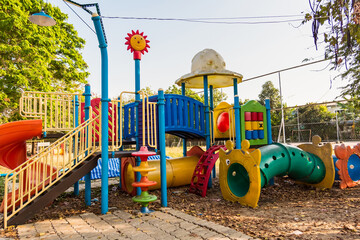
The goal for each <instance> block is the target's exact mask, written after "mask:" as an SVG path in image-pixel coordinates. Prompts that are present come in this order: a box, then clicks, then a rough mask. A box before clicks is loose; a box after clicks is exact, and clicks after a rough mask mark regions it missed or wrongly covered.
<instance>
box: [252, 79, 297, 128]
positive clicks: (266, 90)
mask: <svg viewBox="0 0 360 240" xmlns="http://www.w3.org/2000/svg"><path fill="white" fill-rule="evenodd" d="M258 97H259V102H260V103H261V104H262V105H265V99H270V109H271V110H272V111H271V125H272V126H278V125H280V123H281V101H280V91H279V89H277V88H275V87H274V84H273V83H272V82H271V81H267V82H265V83H264V84H263V85H262V90H261V92H260V94H259V96H258ZM283 108H284V119H285V121H287V120H288V119H289V118H291V109H286V104H284V105H283Z"/></svg>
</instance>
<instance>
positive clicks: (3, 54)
mask: <svg viewBox="0 0 360 240" xmlns="http://www.w3.org/2000/svg"><path fill="white" fill-rule="evenodd" d="M42 8H43V9H44V11H45V12H46V13H47V14H49V15H50V16H52V17H53V18H54V19H55V20H56V22H57V24H56V25H55V26H52V27H40V26H37V25H35V24H33V23H31V22H30V21H29V19H28V18H29V16H30V15H31V14H33V13H37V12H40V11H41V9H42ZM66 20H67V15H66V14H64V13H62V12H61V11H60V9H59V8H57V7H53V6H51V5H50V4H48V3H46V4H45V3H44V2H43V1H42V0H40V1H32V0H2V1H1V4H0V103H1V104H0V123H1V122H6V121H13V120H16V119H19V118H20V116H19V115H18V113H17V112H18V111H17V110H18V103H19V98H20V96H21V92H22V91H42V92H54V91H67V92H75V91H77V90H78V89H79V88H80V87H82V84H84V83H86V80H85V79H86V77H87V76H88V75H89V73H88V72H86V69H87V64H86V63H85V61H84V60H83V57H82V55H81V53H80V50H81V49H82V48H83V47H84V44H85V40H84V39H82V38H80V37H79V36H78V34H77V32H76V31H75V29H74V27H73V25H71V24H69V23H66V22H65V21H66Z"/></svg>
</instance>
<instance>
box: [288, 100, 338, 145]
mask: <svg viewBox="0 0 360 240" xmlns="http://www.w3.org/2000/svg"><path fill="white" fill-rule="evenodd" d="M298 111H299V122H300V124H301V125H302V126H301V128H302V129H311V135H312V136H314V135H319V136H320V137H321V138H322V139H323V140H326V139H335V138H336V132H334V131H333V130H334V129H333V126H332V124H331V123H330V120H332V119H333V118H334V116H335V114H334V113H331V112H329V111H328V109H327V107H326V106H325V105H316V104H313V103H308V104H306V105H305V106H303V107H299V108H298ZM296 117H297V116H296ZM296 122H297V119H295V118H294V119H293V123H294V124H295V123H296ZM319 126H321V127H319ZM333 135H334V136H333Z"/></svg>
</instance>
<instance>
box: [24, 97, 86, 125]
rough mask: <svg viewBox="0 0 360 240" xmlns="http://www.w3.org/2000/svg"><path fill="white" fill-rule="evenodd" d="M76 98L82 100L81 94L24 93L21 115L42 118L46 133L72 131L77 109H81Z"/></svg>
mask: <svg viewBox="0 0 360 240" xmlns="http://www.w3.org/2000/svg"><path fill="white" fill-rule="evenodd" d="M75 96H78V99H79V100H80V97H81V94H79V93H57V92H28V91H26V92H23V93H22V95H21V98H20V115H21V116H24V117H31V118H41V119H42V120H43V131H45V132H46V131H70V130H72V129H74V127H75V119H74V112H75V109H76V108H78V110H80V109H81V104H77V103H76V100H75ZM79 112H80V111H79ZM79 119H80V116H79Z"/></svg>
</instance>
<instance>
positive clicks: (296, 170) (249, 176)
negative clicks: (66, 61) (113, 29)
mask: <svg viewBox="0 0 360 240" xmlns="http://www.w3.org/2000/svg"><path fill="white" fill-rule="evenodd" d="M134 36H142V37H144V36H143V34H140V33H138V32H133V33H132V34H130V35H129V39H127V40H128V41H129V44H130V43H131V39H132V37H134ZM144 39H145V40H146V38H145V37H144ZM146 41H147V40H146ZM146 41H145V45H142V46H143V47H144V46H145V47H146V48H147V47H148V45H147V43H148V42H146ZM129 46H130V45H129ZM130 49H131V50H134V51H133V53H134V60H135V67H136V71H135V80H136V84H135V85H136V87H135V92H128V91H126V92H123V93H121V94H120V98H119V99H116V100H111V101H109V102H108V104H107V106H106V109H107V121H105V122H101V118H100V115H101V113H102V112H103V109H102V108H103V106H102V104H100V102H101V100H100V99H92V100H91V94H90V86H89V85H87V86H86V87H85V92H84V94H66V93H40V92H24V93H23V95H22V98H21V100H20V113H21V115H23V116H24V117H31V118H37V119H42V130H41V129H40V131H38V132H36V133H30V134H29V135H24V136H22V137H21V138H20V137H16V139H15V140H14V141H13V142H17V143H18V144H17V145H16V146H18V148H17V149H18V150H16V151H15V152H17V151H18V152H19V156H21V158H20V157H19V159H18V160H17V161H16V163H13V162H11V164H13V165H11V168H10V169H12V171H11V172H10V174H8V175H7V176H6V177H5V185H6V186H10V190H8V188H5V195H4V201H3V204H2V209H3V211H4V224H5V227H6V226H7V225H8V224H21V223H23V222H24V221H25V220H26V219H28V218H29V217H31V216H33V215H34V214H35V212H36V211H38V209H39V208H40V207H42V206H46V205H47V204H49V203H51V201H53V199H55V198H56V197H57V196H58V195H59V194H61V193H62V192H64V191H65V190H66V189H67V188H68V187H70V186H71V185H73V184H74V193H75V194H78V185H77V181H78V180H79V179H80V178H81V177H83V176H85V204H86V205H90V203H91V202H90V201H91V181H90V179H91V178H90V173H89V172H90V171H91V170H92V169H93V168H94V167H96V165H97V161H98V159H99V158H100V157H101V156H100V154H101V153H100V151H101V150H102V149H101V147H100V146H102V145H103V144H102V143H103V142H104V135H103V134H102V132H103V131H104V126H105V132H106V133H107V134H106V137H105V140H107V141H108V142H109V144H108V146H106V151H109V154H108V155H109V156H112V157H115V158H119V159H120V161H121V162H120V164H119V165H120V166H121V170H120V173H121V177H120V179H121V183H122V187H123V188H124V189H125V190H126V191H127V192H129V193H132V194H134V195H135V194H136V195H137V196H135V197H134V199H135V201H138V202H142V203H143V208H142V210H143V211H144V212H148V209H147V207H148V203H149V202H151V201H154V200H155V198H154V197H151V195H150V197H149V194H148V193H147V190H148V189H153V188H158V187H161V194H162V195H161V203H162V205H163V206H167V199H166V191H167V187H168V186H180V185H184V184H190V191H191V192H194V193H197V194H200V195H201V196H205V195H206V190H207V188H208V187H211V178H212V175H213V177H214V176H215V175H216V174H215V171H214V170H215V168H214V164H215V162H216V161H217V159H218V158H220V172H219V175H220V185H221V191H222V193H223V196H224V198H225V199H227V200H231V201H238V202H240V203H242V204H245V205H249V206H252V207H255V206H256V205H257V202H258V200H259V196H260V190H261V188H262V187H264V186H265V185H267V184H268V183H269V181H270V179H272V178H273V177H274V176H278V175H286V174H288V175H289V176H292V177H293V178H294V179H296V180H298V181H302V182H305V183H307V184H313V185H314V186H317V187H321V188H323V187H331V186H332V183H333V181H334V174H335V173H334V164H333V160H332V159H331V150H329V146H328V145H326V146H324V147H319V146H318V145H319V143H320V140H319V139H316V138H315V140H314V141H313V144H310V145H304V146H300V148H301V149H297V148H292V147H289V146H285V145H282V144H273V143H272V139H271V121H270V104H269V101H266V103H265V106H262V105H261V104H259V103H258V102H256V101H249V102H248V103H246V104H244V105H243V106H240V105H239V96H238V91H237V85H238V84H239V83H240V82H241V80H242V75H240V74H238V73H235V72H231V71H228V70H226V69H225V62H224V60H223V59H222V57H221V56H220V55H219V54H218V53H217V52H215V51H214V50H211V49H205V50H203V51H201V52H199V53H198V54H197V55H196V56H195V57H194V58H193V60H192V69H191V73H190V74H186V75H184V76H182V77H181V78H179V79H178V80H177V81H176V83H177V84H178V85H180V86H181V89H182V95H175V94H164V93H163V90H159V91H158V95H157V96H146V95H145V94H144V93H143V92H141V91H140V77H139V74H140V72H139V69H138V68H139V64H140V62H139V60H140V59H141V54H143V53H144V51H145V50H144V49H142V50H141V48H139V49H135V48H130ZM143 50H144V51H143ZM146 51H147V50H146ZM230 86H233V88H234V105H230V104H228V103H220V104H219V105H218V106H217V107H216V108H214V105H213V89H214V88H223V87H230ZM186 87H189V88H203V89H204V103H201V102H199V101H196V100H194V99H192V98H190V97H187V96H185V88H186ZM208 93H210V100H209V94H208ZM124 94H134V95H135V102H133V103H129V104H126V105H124V104H123V102H124V101H123V96H124ZM28 121H32V120H28ZM35 121H40V120H35ZM25 122H27V121H24V122H23V123H21V124H24V123H25ZM29 123H30V122H29ZM10 124H13V125H10ZM10 124H4V125H1V126H0V128H4V129H5V128H10V129H13V130H14V127H12V126H19V124H20V123H10ZM52 131H66V132H67V133H66V134H65V135H64V136H63V137H61V138H60V139H58V140H57V141H56V142H54V143H53V144H51V145H50V146H49V147H48V148H45V149H44V150H42V151H41V152H39V153H38V154H36V155H35V156H32V157H31V158H29V159H27V160H26V156H25V155H24V154H23V152H24V150H23V146H24V141H25V139H30V138H32V137H33V136H38V135H40V134H41V132H42V134H43V135H44V136H46V135H47V133H48V132H52ZM165 133H169V134H173V135H176V136H179V137H181V138H183V147H184V151H183V152H184V157H183V158H179V159H172V160H168V161H166V159H165V153H166V150H165V141H164V140H165ZM0 137H1V136H0ZM199 138H201V139H205V140H206V151H205V152H204V153H201V152H199V151H197V152H196V153H189V154H187V152H188V151H187V140H188V139H199ZM225 139H230V140H232V142H233V143H234V146H233V144H232V142H227V144H226V146H217V145H214V143H215V140H225ZM0 142H1V143H2V141H0ZM20 143H21V144H20ZM127 144H135V145H136V151H138V150H140V147H141V146H147V147H149V148H150V149H154V150H155V151H157V150H160V161H157V162H155V161H154V162H153V161H149V162H147V161H146V159H145V158H144V160H140V159H138V158H134V157H133V155H134V153H133V152H132V151H123V147H124V145H127ZM5 145H6V146H5ZM9 145H10V143H7V144H4V146H3V145H1V146H0V159H1V162H0V163H1V165H2V166H10V164H9V162H10V161H9V160H10V158H9V156H8V154H7V153H6V152H8V151H9V149H10V148H11V147H10V146H9ZM4 147H6V148H4ZM20 148H21V149H20ZM255 148H256V149H255ZM330 149H331V146H330ZM225 151H227V152H225ZM60 152H62V153H63V155H61V154H58V153H60ZM20 153H22V154H20ZM103 153H104V152H102V154H103ZM294 154H295V155H294ZM186 155H188V156H186ZM329 156H330V158H329ZM107 157H108V156H107ZM329 159H330V160H331V164H329ZM145 162H146V163H145ZM330 165H331V166H330ZM103 166H106V167H104V168H103V169H102V176H101V177H102V181H107V176H108V175H107V174H108V173H107V162H106V163H105V165H103ZM45 169H46V170H45ZM133 170H135V171H137V172H141V173H142V179H143V180H141V178H140V174H136V175H135V176H134V172H133ZM152 170H155V171H152ZM211 173H213V174H211ZM154 182H158V184H156V183H154ZM159 182H160V184H159ZM132 187H136V189H132ZM139 187H142V188H143V189H142V190H143V191H140V189H139ZM141 194H142V195H141ZM141 196H142V197H141ZM144 199H145V201H144ZM35 200H36V201H35ZM102 201H103V199H102Z"/></svg>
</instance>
